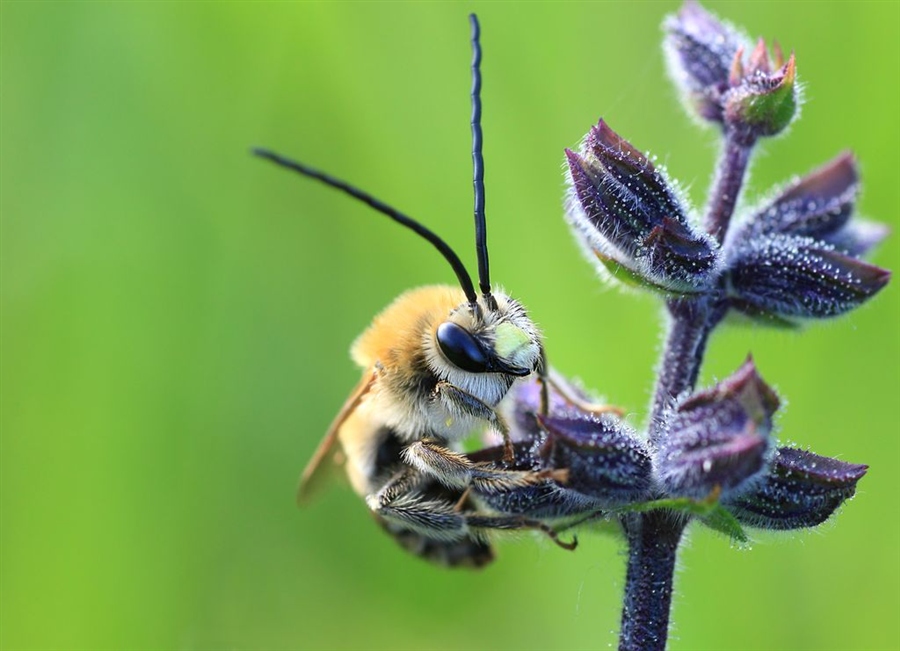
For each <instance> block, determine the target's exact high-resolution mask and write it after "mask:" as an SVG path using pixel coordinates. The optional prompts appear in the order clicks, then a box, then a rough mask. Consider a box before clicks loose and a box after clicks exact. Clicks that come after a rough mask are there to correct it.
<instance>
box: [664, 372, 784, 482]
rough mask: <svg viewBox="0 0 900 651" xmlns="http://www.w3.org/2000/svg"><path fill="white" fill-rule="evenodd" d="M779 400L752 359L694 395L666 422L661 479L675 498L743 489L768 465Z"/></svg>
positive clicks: (679, 406)
mask: <svg viewBox="0 0 900 651" xmlns="http://www.w3.org/2000/svg"><path fill="white" fill-rule="evenodd" d="M778 404H779V403H778V396H776V395H775V392H774V391H772V389H771V388H770V387H769V386H768V385H767V384H766V383H765V382H763V380H762V378H761V377H760V376H759V374H758V373H757V372H756V367H755V366H754V364H753V361H752V360H751V359H748V360H747V362H746V363H745V364H744V365H743V366H742V367H741V368H739V369H738V370H737V372H735V373H734V374H733V375H732V376H731V377H730V378H728V379H726V380H724V381H722V382H720V383H719V384H717V385H716V386H714V387H713V388H711V389H708V390H706V391H701V392H698V393H695V394H694V395H692V396H690V397H689V398H688V399H687V400H685V401H684V402H682V403H681V404H680V405H678V407H677V408H676V409H675V411H674V412H673V413H671V414H670V416H669V417H668V419H667V422H666V425H665V428H666V431H667V436H666V437H665V438H664V439H663V440H662V443H661V447H660V449H659V451H658V453H657V476H658V478H659V481H660V482H661V483H662V485H663V487H664V488H665V489H666V492H667V493H668V494H670V495H673V496H676V497H690V498H695V499H703V498H704V497H707V496H708V495H710V494H711V493H713V491H716V490H721V491H722V494H723V495H728V494H731V493H733V492H736V491H739V490H741V489H742V488H743V487H744V486H746V484H747V482H748V480H750V479H752V478H753V477H754V476H755V475H756V474H757V473H759V472H760V471H761V470H763V468H764V467H765V463H766V453H767V451H768V449H769V433H770V432H771V429H772V414H773V413H774V412H775V410H776V409H777V408H778Z"/></svg>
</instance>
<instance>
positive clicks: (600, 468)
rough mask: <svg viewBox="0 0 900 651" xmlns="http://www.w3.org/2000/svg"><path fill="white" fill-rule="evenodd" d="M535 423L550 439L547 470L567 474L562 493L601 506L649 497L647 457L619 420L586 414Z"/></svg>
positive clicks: (648, 459) (635, 438)
mask: <svg viewBox="0 0 900 651" xmlns="http://www.w3.org/2000/svg"><path fill="white" fill-rule="evenodd" d="M538 419H539V421H540V423H541V425H542V426H543V427H544V429H545V430H546V431H547V433H548V435H549V438H548V441H547V446H548V448H549V454H548V455H547V458H548V462H549V464H550V466H551V467H553V468H568V470H569V478H568V481H567V482H566V488H568V489H569V490H573V491H577V492H579V493H581V494H583V495H587V496H590V497H592V498H595V499H597V500H599V501H600V503H602V504H603V506H604V507H613V506H618V505H621V504H627V503H629V502H634V501H638V500H641V499H647V498H648V491H649V488H650V483H651V479H650V478H651V474H652V470H653V469H652V463H651V459H650V454H649V453H648V452H647V450H646V448H645V447H644V444H643V443H642V442H641V441H639V440H638V439H637V437H635V435H634V433H633V432H632V431H631V430H630V429H629V428H627V427H626V426H625V425H624V424H623V423H622V422H621V421H619V420H617V419H616V418H613V417H610V416H597V415H594V414H585V413H579V414H577V415H573V414H570V415H566V416H547V417H543V418H542V417H538Z"/></svg>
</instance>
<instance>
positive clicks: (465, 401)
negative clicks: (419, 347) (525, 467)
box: [434, 382, 515, 463]
mask: <svg viewBox="0 0 900 651" xmlns="http://www.w3.org/2000/svg"><path fill="white" fill-rule="evenodd" d="M434 393H435V397H437V399H438V400H440V401H441V404H442V405H443V406H444V408H445V409H446V410H447V411H449V412H450V413H451V414H454V415H455V416H456V417H457V418H459V417H462V416H470V417H473V418H477V419H479V420H483V421H487V422H488V423H490V425H491V426H492V427H493V428H494V429H495V430H497V432H499V434H500V436H501V437H503V460H504V461H505V462H507V463H512V461H513V460H514V459H515V450H514V449H513V444H512V440H511V439H510V438H509V426H508V425H507V424H506V421H505V420H503V417H502V416H501V415H500V414H498V413H497V412H496V411H495V410H494V408H493V407H491V406H490V405H488V404H486V403H484V402H483V401H481V400H479V399H478V398H476V397H475V396H473V395H472V394H471V393H467V392H466V391H463V390H462V389H460V388H459V387H457V386H454V385H452V384H450V383H449V382H438V383H437V386H436V387H435V388H434Z"/></svg>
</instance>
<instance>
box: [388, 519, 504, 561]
mask: <svg viewBox="0 0 900 651" xmlns="http://www.w3.org/2000/svg"><path fill="white" fill-rule="evenodd" d="M378 521H379V522H380V523H381V526H382V527H384V530H385V531H387V532H388V533H389V534H390V535H391V536H392V537H393V538H394V540H396V541H397V542H398V543H399V544H400V546H401V547H403V549H405V550H406V551H408V552H410V553H412V554H415V555H416V556H418V557H420V558H423V559H425V560H426V561H429V562H430V563H435V564H437V565H444V566H446V567H467V568H471V569H478V568H481V567H484V566H485V565H487V564H488V563H490V562H491V561H493V560H494V550H493V549H492V548H491V545H490V543H488V542H487V541H484V540H479V539H478V538H475V537H473V536H466V537H464V538H461V539H460V540H453V541H447V540H436V539H434V538H428V537H427V536H423V535H422V534H420V533H417V532H415V531H410V530H409V529H404V528H402V527H401V526H399V525H397V524H395V523H393V522H388V521H387V520H384V519H383V518H378Z"/></svg>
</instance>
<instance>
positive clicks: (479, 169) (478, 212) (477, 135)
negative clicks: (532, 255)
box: [469, 14, 497, 310]
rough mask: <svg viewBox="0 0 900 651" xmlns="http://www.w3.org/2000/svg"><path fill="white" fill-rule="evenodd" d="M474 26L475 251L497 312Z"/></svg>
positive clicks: (472, 18) (482, 283)
mask: <svg viewBox="0 0 900 651" xmlns="http://www.w3.org/2000/svg"><path fill="white" fill-rule="evenodd" d="M469 24H471V26H472V166H473V168H474V178H473V180H472V185H473V186H474V188H475V251H476V253H477V255H478V285H479V287H480V288H481V293H482V294H483V295H484V302H485V305H486V306H487V308H488V309H489V310H496V309H497V301H496V300H494V297H493V296H492V295H491V278H490V270H489V264H488V248H487V224H486V223H485V218H484V157H483V156H482V154H481V140H482V135H481V42H480V40H479V37H480V35H481V29H480V27H479V25H478V17H477V16H476V15H475V14H469Z"/></svg>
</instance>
